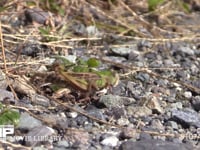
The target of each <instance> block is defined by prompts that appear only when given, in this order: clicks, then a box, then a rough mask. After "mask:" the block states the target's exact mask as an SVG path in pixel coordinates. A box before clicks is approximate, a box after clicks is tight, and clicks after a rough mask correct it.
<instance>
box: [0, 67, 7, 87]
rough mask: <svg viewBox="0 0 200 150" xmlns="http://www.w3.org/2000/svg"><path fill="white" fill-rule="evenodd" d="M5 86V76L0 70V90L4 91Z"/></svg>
mask: <svg viewBox="0 0 200 150" xmlns="http://www.w3.org/2000/svg"><path fill="white" fill-rule="evenodd" d="M7 86H8V84H7V81H6V75H5V74H4V73H3V71H2V70H0V89H6V88H7Z"/></svg>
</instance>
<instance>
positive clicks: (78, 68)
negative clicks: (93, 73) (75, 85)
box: [73, 66, 89, 72]
mask: <svg viewBox="0 0 200 150" xmlns="http://www.w3.org/2000/svg"><path fill="white" fill-rule="evenodd" d="M73 72H89V68H88V67H85V66H74V68H73Z"/></svg>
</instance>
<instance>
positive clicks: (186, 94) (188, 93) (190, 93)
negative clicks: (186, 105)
mask: <svg viewBox="0 0 200 150" xmlns="http://www.w3.org/2000/svg"><path fill="white" fill-rule="evenodd" d="M184 96H185V97H186V98H191V97H192V92H190V91H186V92H184Z"/></svg>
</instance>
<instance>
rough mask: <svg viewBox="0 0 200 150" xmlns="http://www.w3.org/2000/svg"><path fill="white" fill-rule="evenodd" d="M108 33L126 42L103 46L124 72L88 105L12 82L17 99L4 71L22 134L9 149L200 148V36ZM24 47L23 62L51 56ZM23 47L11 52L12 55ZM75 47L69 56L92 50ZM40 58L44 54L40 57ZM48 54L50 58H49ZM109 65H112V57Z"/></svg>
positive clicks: (0, 96)
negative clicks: (159, 37) (163, 38)
mask: <svg viewBox="0 0 200 150" xmlns="http://www.w3.org/2000/svg"><path fill="white" fill-rule="evenodd" d="M26 13H28V12H26ZM44 15H47V14H44ZM29 17H30V16H29ZM198 18H200V16H199V14H197V13H196V14H191V18H189V19H188V18H187V19H186V18H184V16H182V19H183V20H181V21H180V20H179V23H180V24H184V25H187V23H188V20H190V21H189V22H191V21H192V22H193V23H194V24H197V25H198V24H199V21H198ZM192 19H193V20H192ZM18 21H20V22H22V20H13V21H11V23H13V26H14V25H16V27H15V28H18V27H19V26H18V24H17V23H19V22H18ZM14 23H15V24H14ZM21 24H22V23H21ZM22 25H23V24H22ZM81 25H82V24H80V26H81ZM24 26H25V25H24ZM25 27H27V26H25ZM73 27H74V29H71V30H78V31H79V32H86V31H87V32H89V33H91V34H94V33H95V35H98V36H101V32H100V31H97V29H96V28H95V27H94V26H90V28H89V27H88V28H87V29H86V28H85V29H82V28H80V27H75V26H73ZM3 31H4V32H6V30H5V29H4V30H3ZM26 32H27V31H26ZM191 32H192V29H191ZM195 32H196V33H199V32H200V30H195ZM169 36H172V35H169ZM107 38H109V39H110V40H112V41H119V40H120V42H119V43H121V44H120V45H119V46H116V47H115V46H112V45H106V44H105V45H104V46H102V47H101V49H100V50H101V51H102V53H103V54H104V56H102V58H103V59H106V60H109V61H112V62H116V63H113V64H112V68H114V69H115V70H116V71H117V72H118V73H119V75H120V80H119V83H118V85H117V86H115V87H112V88H111V90H109V91H108V92H107V93H106V94H103V95H100V96H98V97H97V98H96V100H94V101H91V102H89V103H87V104H84V105H79V104H78V103H75V104H73V105H72V104H70V103H68V102H66V101H64V102H63V101H54V99H51V98H50V97H48V96H46V95H43V94H41V93H36V91H35V90H30V88H27V89H25V90H24V89H23V90H24V91H22V90H21V89H19V88H18V89H17V88H16V87H18V86H17V85H18V84H21V83H22V82H20V83H18V82H17V81H15V80H14V79H13V80H12V85H13V87H14V90H16V93H17V94H18V95H20V97H19V100H16V99H15V96H14V95H13V93H12V92H11V90H10V88H8V85H7V80H6V78H5V74H4V73H3V72H2V71H1V72H0V78H1V81H0V87H1V89H0V101H1V102H2V103H6V102H7V103H9V104H12V105H13V106H16V108H15V109H16V110H17V111H19V112H20V120H19V124H18V126H17V127H15V136H18V137H19V138H18V139H13V138H12V137H10V138H8V140H7V143H5V142H1V148H2V149H27V148H33V149H34V150H47V149H53V150H65V149H83V150H86V149H89V150H97V149H98V150H100V149H105V150H115V149H119V150H178V149H181V150H191V149H194V150H199V149H200V144H199V137H200V114H199V110H200V49H199V48H200V45H199V38H197V39H195V38H194V39H193V38H191V39H190V40H187V41H184V40H181V38H182V37H179V39H180V40H168V41H165V42H161V43H158V44H157V43H156V42H154V41H152V40H151V39H123V38H122V37H120V36H117V35H108V37H107ZM34 40H35V39H33V41H34ZM101 42H102V41H101ZM73 44H74V43H73V42H72V45H73ZM101 44H102V45H103V44H104V41H103V42H102V43H101ZM18 48H19V47H18ZM21 49H22V51H21V55H22V57H21V58H20V59H24V60H27V59H28V58H29V57H28V56H32V58H33V57H34V58H35V56H38V55H39V56H41V54H40V52H41V51H45V55H50V54H49V52H48V51H49V49H48V47H45V46H43V45H41V44H38V43H37V42H36V41H34V42H27V43H26V44H24V45H23V48H21ZM16 50H17V48H16V49H12V52H13V53H14V52H16ZM98 50H99V49H98ZM71 51H72V53H71V55H70V58H74V57H77V56H82V55H83V54H85V51H87V53H89V50H87V49H86V48H85V47H84V48H83V47H81V46H76V47H73V49H71ZM75 54H76V56H75ZM27 55H28V56H27ZM6 56H7V57H9V58H10V57H11V58H12V57H13V56H12V55H11V54H10V52H9V51H6ZM92 56H97V55H95V54H92ZM68 57H69V56H68ZM82 57H83V56H82ZM84 57H86V56H84ZM41 59H43V60H44V57H42V56H41V57H39V60H41ZM45 59H47V61H48V62H50V60H51V59H48V57H47V56H45ZM102 63H103V64H104V65H105V66H108V65H109V63H108V62H103V61H102ZM36 66H37V64H36ZM41 66H43V67H44V68H45V67H46V66H45V65H41ZM41 66H40V67H41ZM132 66H135V67H136V68H133V67H132ZM27 68H28V67H26V68H25V69H27ZM44 68H43V69H44ZM37 69H38V68H37ZM45 69H46V68H45ZM19 71H21V72H23V71H24V70H19ZM39 84H41V83H39ZM39 90H41V89H39ZM19 93H20V94H19ZM30 95H31V97H30ZM19 107H20V108H19ZM25 108H26V109H25ZM41 138H44V139H41ZM45 138H46V139H45ZM11 143H12V144H11ZM18 144H19V145H20V147H17V145H18ZM22 146H24V147H22ZM13 147H14V148H13Z"/></svg>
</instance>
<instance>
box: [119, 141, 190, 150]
mask: <svg viewBox="0 0 200 150" xmlns="http://www.w3.org/2000/svg"><path fill="white" fill-rule="evenodd" d="M191 149H193V147H192V145H189V144H180V143H173V142H166V141H162V140H142V141H136V142H133V141H131V140H129V141H126V142H123V143H122V144H121V145H120V148H119V150H191Z"/></svg>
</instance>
